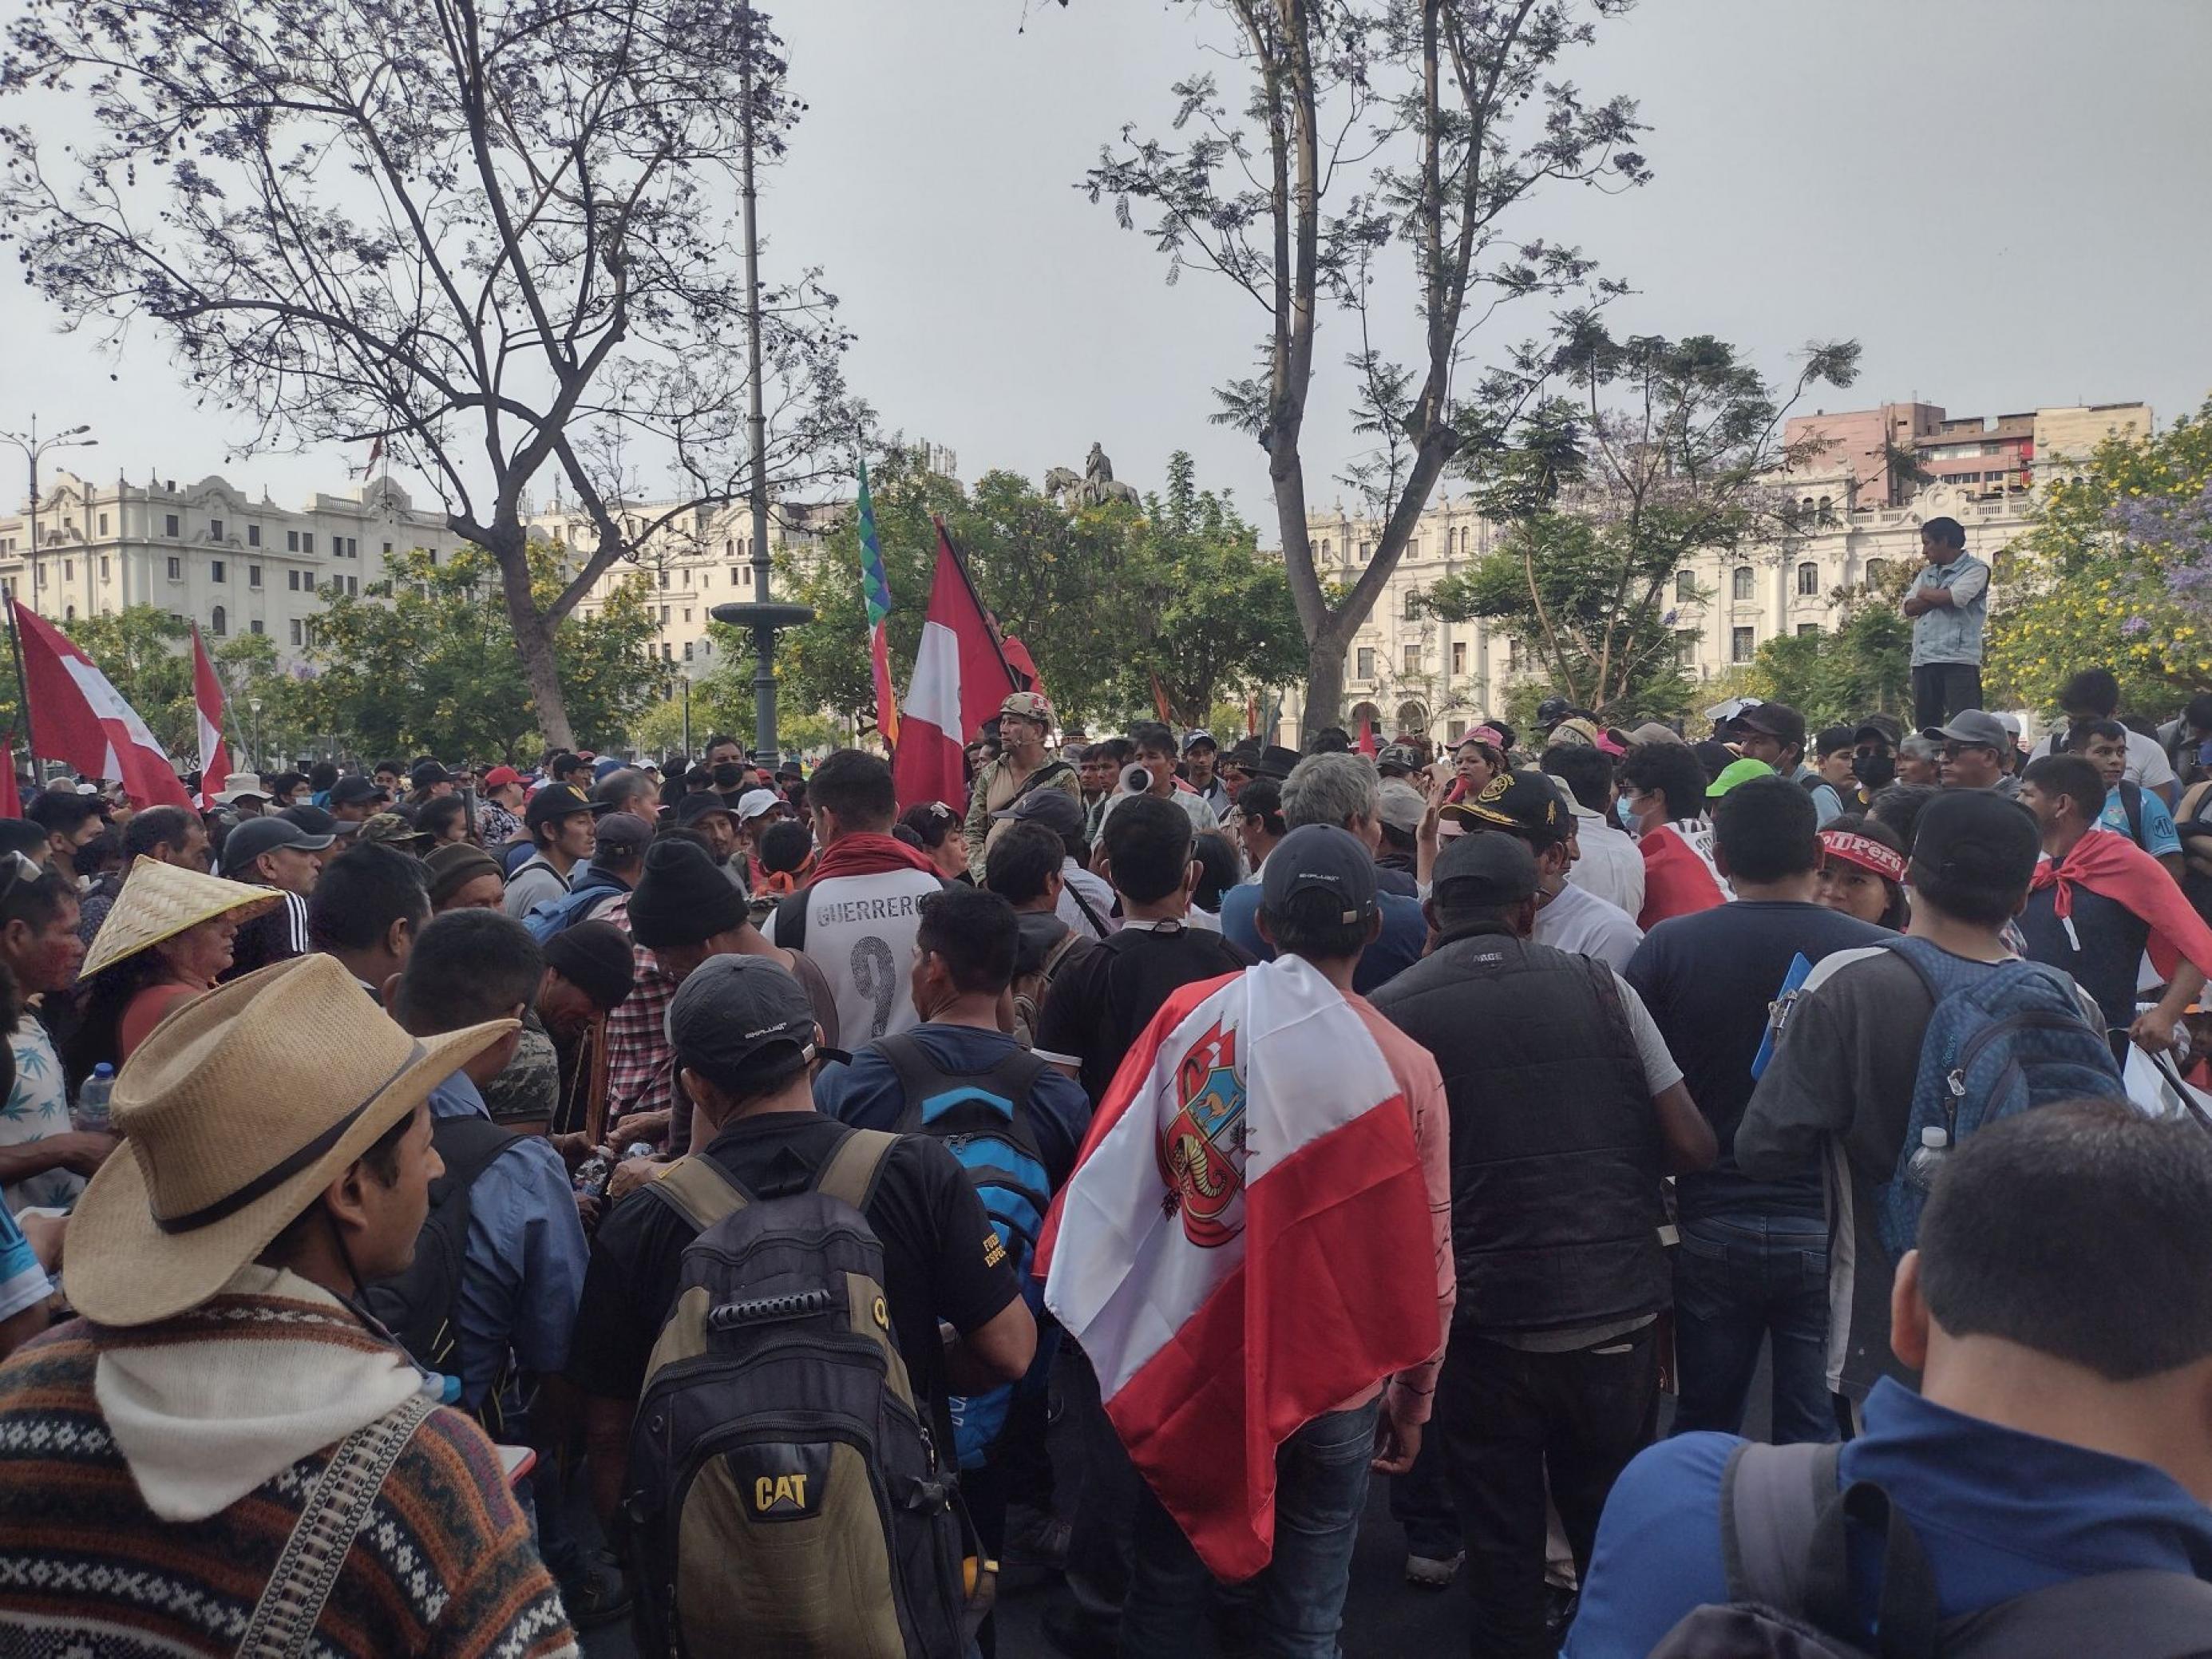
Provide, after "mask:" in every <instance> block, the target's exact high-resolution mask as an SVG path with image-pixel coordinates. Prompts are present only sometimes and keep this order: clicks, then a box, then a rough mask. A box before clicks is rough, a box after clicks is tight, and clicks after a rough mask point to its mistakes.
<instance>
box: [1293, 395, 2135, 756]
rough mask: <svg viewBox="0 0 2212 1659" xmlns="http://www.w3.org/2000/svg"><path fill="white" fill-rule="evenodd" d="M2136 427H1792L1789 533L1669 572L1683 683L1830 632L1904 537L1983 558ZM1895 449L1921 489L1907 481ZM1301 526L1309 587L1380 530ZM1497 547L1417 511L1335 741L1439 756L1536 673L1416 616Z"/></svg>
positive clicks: (1938, 422) (1488, 532)
mask: <svg viewBox="0 0 2212 1659" xmlns="http://www.w3.org/2000/svg"><path fill="white" fill-rule="evenodd" d="M2151 430H2152V415H2151V411H2150V410H2149V409H2148V406H2146V405H2144V404H2093V405H2081V406H2069V407H2066V408H2055V409H2039V410H2033V411H2031V412H2029V413H2026V414H2021V415H2004V416H1996V417H1994V418H1992V419H1984V417H1981V416H1967V417H1965V418H1962V419H1955V420H1954V419H1951V418H1948V417H1947V416H1946V415H1945V412H1944V410H1942V408H1940V407H1938V406H1936V405H1933V404H1884V405H1882V406H1881V407H1880V408H1878V409H1875V410H1857V411H1852V412H1850V413H1848V414H1844V415H1838V416H1829V415H1826V414H1816V415H1810V416H1799V417H1797V418H1796V419H1793V420H1792V421H1791V422H1790V423H1789V428H1788V430H1787V434H1786V441H1788V442H1789V443H1790V445H1791V446H1792V447H1793V448H1794V447H1796V445H1797V444H1798V442H1799V441H1800V440H1801V439H1803V438H1806V437H1808V436H1818V437H1820V439H1822V441H1825V442H1826V444H1827V445H1828V447H1827V448H1826V449H1825V450H1823V451H1822V452H1821V453H1820V455H1819V457H1818V458H1817V459H1813V460H1811V461H1809V462H1808V463H1807V464H1805V465H1802V466H1800V467H1799V468H1797V469H1796V470H1794V471H1793V470H1787V469H1785V470H1783V471H1778V472H1777V473H1776V474H1774V475H1773V477H1772V478H1771V481H1770V482H1771V485H1772V486H1773V487H1774V488H1775V489H1778V490H1779V491H1781V492H1783V493H1784V495H1786V496H1788V497H1790V498H1793V499H1794V502H1795V505H1796V508H1797V513H1796V519H1797V522H1798V524H1799V526H1801V527H1800V528H1798V529H1796V530H1794V531H1792V532H1790V534H1789V535H1788V536H1787V537H1786V538H1780V539H1778V540H1776V541H1773V542H1771V543H1769V544H1765V545H1761V546H1757V547H1753V548H1747V549H1741V550H1736V551H1735V552H1732V553H1713V554H1709V555H1706V556H1704V557H1702V558H1700V559H1699V560H1698V561H1697V562H1696V563H1695V565H1694V566H1693V567H1692V568H1690V569H1687V570H1685V571H1683V572H1681V573H1680V575H1679V576H1678V577H1677V579H1676V584H1675V588H1674V594H1673V596H1672V605H1671V609H1672V610H1673V611H1674V621H1673V623H1671V626H1672V627H1673V629H1674V636H1675V640H1676V645H1677V649H1678V650H1679V652H1680V656H1681V659H1682V661H1683V663H1684V665H1685V666H1686V667H1687V668H1688V669H1689V670H1690V671H1691V672H1692V673H1693V674H1694V675H1695V676H1696V677H1697V678H1700V679H1706V680H1712V679H1718V678H1722V677H1723V676H1725V675H1727V674H1728V673H1729V672H1730V671H1733V670H1735V669H1737V668H1739V667H1741V666H1743V665H1746V664H1748V663H1749V662H1750V661H1751V660H1752V659H1753V656H1754V655H1756V653H1757V652H1758V650H1759V646H1760V644H1761V643H1763V642H1764V641H1767V640H1770V639H1773V638H1776V637H1778V636H1780V635H1795V634H1808V633H1817V632H1822V631H1825V630H1826V629H1831V628H1832V627H1834V626H1835V625H1836V623H1837V622H1838V619H1839V617H1840V614H1841V612H1842V611H1843V610H1844V606H1845V605H1846V603H1847V602H1848V601H1849V600H1850V598H1851V597H1852V596H1854V595H1856V594H1859V593H1863V592H1864V591H1865V589H1866V588H1867V587H1868V586H1869V584H1870V583H1873V582H1876V581H1878V580H1880V579H1881V576H1882V575H1883V574H1885V572H1886V571H1887V570H1893V569H1895V568H1898V567H1899V565H1902V566H1904V567H1905V568H1911V567H1913V566H1916V565H1917V563H1918V562H1919V557H1920V526H1921V525H1922V524H1923V523H1924V522H1926V521H1927V520H1929V519H1933V518H1939V517H1949V518H1953V519H1956V520H1958V521H1959V522H1960V525H1961V526H1964V528H1965V530H1966V547H1967V550H1969V551H1971V552H1972V553H1974V554H1976V555H1978V556H1980V557H1982V558H1984V559H1991V560H1993V559H1994V557H1995V556H1996V554H1997V553H1998V552H2000V551H2001V550H2003V549H2004V548H2005V547H2006V546H2007V545H2008V544H2009V543H2010V542H2012V541H2013V539H2014V538H2016V537H2017V536H2018V535H2020V534H2021V532H2022V531H2023V530H2025V529H2026V528H2027V524H2028V521H2029V510H2030V507H2031V506H2032V504H2033V495H2034V492H2035V490H2036V489H2039V488H2040V487H2041V486H2042V485H2043V484H2044V483H2047V482H2048V481H2049V480H2051V479H2052V478H2054V477H2069V476H2073V475H2075V474H2076V473H2077V472H2078V471H2079V466H2080V463H2081V460H2082V459H2084V458H2085V457H2086V456H2087V453H2088V452H2089V451H2090V450H2092V449H2093V448H2094V447H2095V446H2096V444H2097V443H2098V442H2100V441H2102V440H2103V439H2105V438H2107V437H2144V436H2148V435H2149V433H2150V432H2151ZM1900 451H1901V452H1904V453H1907V454H1910V455H1911V456H1912V457H1913V458H1914V460H1915V462H1916V464H1917V466H1918V468H1919V469H1920V471H1921V472H1922V473H1923V476H1925V477H1930V478H1932V479H1933V482H1923V483H1914V482H1912V481H1911V480H1910V479H1908V478H1907V477H1905V473H1904V469H1903V468H1902V466H1901V465H1899V452H1900ZM1306 525H1307V533H1308V535H1309V536H1310V538H1311V540H1312V543H1313V548H1314V553H1315V556H1316V561H1317V562H1318V564H1319V566H1320V569H1321V574H1322V580H1324V581H1334V582H1343V583H1350V582H1352V581H1356V580H1358V577H1359V575H1360V574H1361V572H1362V571H1364V569H1365V568H1366V566H1367V562H1368V561H1369V559H1370V557H1371V556H1372V555H1373V550H1374V545H1375V543H1376V541H1377V540H1378V539H1380V536H1381V526H1380V525H1379V523H1378V522H1376V520H1370V519H1365V518H1361V517H1358V516H1355V515H1353V514H1351V513H1346V511H1345V510H1344V508H1343V507H1342V506H1341V505H1338V506H1336V507H1333V508H1331V509H1330V510H1329V511H1328V512H1325V513H1314V514H1312V515H1310V517H1309V518H1308V520H1307V521H1306ZM1500 533H1501V531H1500V527H1499V526H1495V525H1492V524H1490V523H1487V522H1486V521H1485V520H1483V519H1482V518H1481V517H1480V515H1479V514H1478V513H1476V512H1475V511H1474V507H1473V505H1472V503H1471V502H1469V501H1468V500H1467V499H1466V498H1465V497H1464V496H1455V495H1451V494H1450V493H1449V492H1448V491H1447V492H1440V493H1439V494H1438V495H1437V497H1436V498H1435V499H1434V500H1433V501H1431V504H1430V506H1429V507H1428V510H1427V511H1426V512H1425V513H1423V514H1422V515H1421V519H1420V522H1419V527H1418V528H1417V529H1416V530H1415V532H1414V533H1413V538H1412V539H1411V541H1410V542H1409V543H1408V544H1407V549H1406V552H1405V556H1403V558H1402V559H1401V561H1400V562H1399V564H1398V568H1396V569H1395V570H1394V571H1393V572H1392V573H1391V575H1390V580H1389V585H1388V586H1386V587H1385V588H1384V590H1383V596H1382V598H1381V599H1379V600H1378V601H1377V602H1376V606H1375V609H1374V611H1372V612H1371V613H1370V615H1369V617H1368V618H1367V621H1366V623H1364V625H1363V626H1362V627H1361V628H1360V629H1359V631H1358V634H1357V635H1355V636H1354V637H1353V640H1352V647H1351V650H1350V652H1349V653H1348V654H1347V656H1346V661H1345V702H1346V711H1347V719H1346V725H1347V728H1348V729H1349V730H1351V731H1352V732H1357V731H1358V728H1359V726H1360V724H1361V722H1362V721H1363V720H1371V721H1372V722H1373V724H1374V728H1375V733H1376V738H1377V739H1378V740H1380V741H1385V742H1387V741H1389V739H1390V738H1395V737H1401V736H1403V737H1414V736H1420V737H1426V738H1430V739H1431V741H1434V742H1437V743H1443V744H1448V743H1451V742H1453V741H1455V740H1456V739H1457V738H1460V737H1461V736H1462V734H1463V733H1464V732H1466V730H1467V728H1468V726H1472V725H1474V724H1476V723H1478V722H1479V720H1480V718H1481V717H1482V716H1483V715H1485V714H1503V713H1504V707H1505V695H1506V691H1507V689H1508V687H1509V686H1510V684H1511V683H1512V682H1513V681H1515V680H1516V679H1517V678H1523V677H1526V676H1528V675H1531V674H1534V673H1536V672H1539V671H1540V670H1539V667H1538V665H1537V664H1536V662H1535V660H1534V657H1533V655H1532V654H1531V653H1528V651H1526V650H1525V649H1524V647H1523V646H1522V641H1518V640H1516V639H1515V638H1513V637H1512V636H1511V635H1510V634H1509V633H1507V632H1505V631H1504V630H1503V629H1497V628H1493V627H1492V625H1491V624H1489V623H1486V622H1483V621H1480V620H1478V621H1474V622H1470V623H1444V622H1439V621H1437V619H1436V618H1434V617H1431V616H1428V615H1427V614H1425V611H1424V609H1423V607H1422V606H1421V605H1420V604H1419V600H1420V598H1421V596H1422V595H1423V594H1424V593H1425V592H1426V591H1427V590H1428V589H1429V588H1430V587H1431V586H1434V585H1435V584H1436V583H1437V582H1438V581H1439V580H1443V578H1444V577H1447V576H1451V575H1455V574H1460V573H1462V572H1463V571H1465V570H1466V569H1467V568H1468V566H1469V565H1471V564H1472V563H1474V562H1475V561H1477V560H1479V559H1480V558H1481V557H1482V556H1485V555H1486V554H1487V553H1488V552H1489V551H1490V550H1492V547H1493V546H1494V545H1495V544H1497V541H1498V537H1499V535H1500ZM1299 729H1300V728H1299V720H1298V711H1297V693H1296V691H1295V690H1293V691H1292V692H1291V693H1290V695H1289V696H1288V698H1287V699H1286V707H1285V718H1284V723H1283V725H1282V726H1281V727H1280V729H1279V730H1280V732H1281V733H1283V734H1288V735H1287V737H1286V738H1285V740H1291V739H1294V738H1295V736H1296V734H1297V732H1298V731H1299Z"/></svg>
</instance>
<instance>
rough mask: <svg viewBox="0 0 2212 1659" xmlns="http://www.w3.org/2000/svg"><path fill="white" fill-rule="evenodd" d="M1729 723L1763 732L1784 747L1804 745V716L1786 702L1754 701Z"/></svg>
mask: <svg viewBox="0 0 2212 1659" xmlns="http://www.w3.org/2000/svg"><path fill="white" fill-rule="evenodd" d="M1729 724H1730V725H1732V726H1741V727H1742V728H1743V729H1744V730H1745V731H1747V732H1764V733H1765V735H1766V736H1768V737H1770V738H1775V739H1776V740H1777V741H1778V742H1779V743H1780V744H1782V746H1783V747H1784V748H1785V749H1787V748H1790V747H1792V746H1793V745H1794V746H1795V747H1796V748H1798V749H1800V750H1802V749H1803V748H1804V746H1805V717H1804V716H1803V715H1802V714H1799V713H1798V712H1797V711H1796V709H1794V708H1791V707H1790V705H1789V704H1788V703H1786V702H1755V703H1753V705H1752V706H1751V707H1750V708H1747V709H1745V710H1744V711H1743V713H1741V714H1738V715H1737V716H1736V717H1735V720H1731V721H1730V722H1729Z"/></svg>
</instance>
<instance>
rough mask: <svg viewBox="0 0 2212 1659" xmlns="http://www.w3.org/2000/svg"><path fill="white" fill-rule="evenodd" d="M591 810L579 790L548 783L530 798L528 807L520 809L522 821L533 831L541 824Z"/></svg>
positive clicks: (590, 805) (569, 786) (561, 784)
mask: <svg viewBox="0 0 2212 1659" xmlns="http://www.w3.org/2000/svg"><path fill="white" fill-rule="evenodd" d="M591 810H592V803H591V802H589V801H587V800H586V799H584V796H583V793H582V792H581V791H580V790H579V789H576V788H575V787H573V786H572V785H569V784H565V783H549V784H547V785H546V786H545V787H544V788H543V789H540V790H539V791H538V793H536V794H534V795H532V797H531V798H530V805H527V806H526V807H525V808H523V809H522V821H523V823H525V824H526V825H527V826H528V827H529V828H530V829H533V830H534V829H537V828H538V825H539V824H541V823H554V822H556V820H558V819H561V818H571V817H575V816H576V814H577V813H579V812H589V811H591Z"/></svg>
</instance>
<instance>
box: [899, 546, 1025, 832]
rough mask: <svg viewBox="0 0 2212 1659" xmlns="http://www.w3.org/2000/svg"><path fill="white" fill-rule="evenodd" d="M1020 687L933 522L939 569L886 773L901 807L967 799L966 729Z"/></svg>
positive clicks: (977, 726)
mask: <svg viewBox="0 0 2212 1659" xmlns="http://www.w3.org/2000/svg"><path fill="white" fill-rule="evenodd" d="M1023 689H1024V688H1023V686H1022V684H1021V683H1020V681H1019V680H1018V679H1017V678H1016V677H1015V675H1014V671H1013V670H1012V669H1011V668H1009V667H1008V666H1007V665H1006V657H1005V655H1004V654H1003V653H1001V652H1000V648H999V630H998V629H996V628H995V627H994V626H993V625H992V623H991V619H990V617H989V616H988V615H987V614H986V613H985V611H984V610H983V605H982V601H981V600H980V599H977V598H976V597H975V588H974V587H973V586H971V585H970V584H969V580H968V573H967V572H966V571H965V570H963V569H962V568H961V567H960V559H959V556H958V555H957V554H956V553H954V552H953V550H952V538H951V537H950V536H948V535H946V534H945V525H944V521H943V520H939V522H938V526H937V574H936V575H935V577H934V578H933V580H932V581H931V582H930V585H929V615H928V617H927V620H926V621H924V622H923V623H922V625H921V647H920V648H919V649H917V650H916V651H915V653H914V678H913V680H912V681H911V682H910V683H909V684H908V686H907V691H906V706H905V708H902V709H901V710H900V711H899V739H898V748H897V750H896V751H895V752H894V754H893V755H892V757H891V776H892V778H893V780H894V781H896V784H897V787H898V799H899V805H901V806H919V805H922V804H924V803H925V802H927V801H933V800H937V801H944V802H945V803H946V804H947V805H952V806H955V807H957V806H961V805H963V804H964V803H965V802H966V801H967V799H968V770H967V768H966V767H965V766H964V765H963V764H962V762H961V750H962V749H963V747H964V746H965V744H966V742H967V738H968V734H969V732H980V731H981V730H982V727H983V722H984V721H986V720H989V719H990V718H991V717H992V716H993V715H994V714H997V713H998V712H999V705H1000V703H1002V702H1005V701H1006V693H1007V692H1009V691H1019V690H1023Z"/></svg>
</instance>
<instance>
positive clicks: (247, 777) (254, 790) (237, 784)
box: [216, 772, 269, 806]
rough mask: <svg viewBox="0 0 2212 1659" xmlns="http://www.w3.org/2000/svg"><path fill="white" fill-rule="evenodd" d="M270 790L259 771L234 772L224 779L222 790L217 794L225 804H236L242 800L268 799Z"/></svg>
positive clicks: (218, 798)
mask: <svg viewBox="0 0 2212 1659" xmlns="http://www.w3.org/2000/svg"><path fill="white" fill-rule="evenodd" d="M216 799H217V800H218V801H221V802H222V804H223V805H225V806H235V805H238V803H239V802H240V801H242V800H267V799H269V791H268V789H267V788H266V787H264V785H263V784H262V781H261V775H260V774H259V773H258V772H233V773H232V774H231V775H229V776H228V777H227V778H225V779H224V780H223V781H222V792H221V793H219V794H217V795H216Z"/></svg>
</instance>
